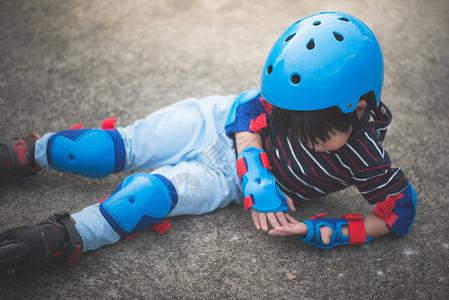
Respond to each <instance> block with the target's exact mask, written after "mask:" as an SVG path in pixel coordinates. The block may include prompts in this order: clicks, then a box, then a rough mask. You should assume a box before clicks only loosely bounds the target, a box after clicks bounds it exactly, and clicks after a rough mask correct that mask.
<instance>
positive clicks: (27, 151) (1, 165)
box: [0, 134, 40, 183]
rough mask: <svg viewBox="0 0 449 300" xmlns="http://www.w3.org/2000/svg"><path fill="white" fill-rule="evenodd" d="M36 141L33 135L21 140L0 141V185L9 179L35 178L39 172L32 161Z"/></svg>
mask: <svg viewBox="0 0 449 300" xmlns="http://www.w3.org/2000/svg"><path fill="white" fill-rule="evenodd" d="M37 139H38V138H37V137H36V136H35V135H34V134H30V135H28V136H26V137H24V138H23V139H21V140H17V139H10V140H8V139H0V183H1V182H3V181H5V180H6V179H8V178H11V177H19V178H26V177H32V176H36V174H37V173H38V172H39V171H40V168H39V167H38V166H37V165H36V161H35V160H34V145H35V144H36V141H37Z"/></svg>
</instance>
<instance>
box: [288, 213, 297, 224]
mask: <svg viewBox="0 0 449 300" xmlns="http://www.w3.org/2000/svg"><path fill="white" fill-rule="evenodd" d="M285 217H286V218H287V220H288V221H289V222H290V223H292V224H298V223H299V221H298V220H296V219H295V218H293V217H292V216H290V215H289V214H285Z"/></svg>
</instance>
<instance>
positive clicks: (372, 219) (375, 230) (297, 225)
mask: <svg viewBox="0 0 449 300" xmlns="http://www.w3.org/2000/svg"><path fill="white" fill-rule="evenodd" d="M285 217H286V218H287V220H288V222H289V223H288V224H287V225H283V226H280V227H278V228H275V229H271V230H270V231H269V232H268V233H269V234H270V235H277V236H287V235H292V234H300V235H307V225H306V224H305V223H303V222H299V221H297V220H296V219H294V218H293V217H292V216H290V215H288V214H285ZM364 223H365V232H366V236H367V237H370V238H375V237H379V236H382V235H386V234H388V233H390V229H388V227H387V224H386V223H385V222H384V221H383V220H382V219H381V218H379V217H378V216H376V215H374V214H369V215H367V216H365V217H364ZM342 233H343V236H348V235H349V232H348V227H347V226H343V227H342ZM332 234H333V232H332V229H331V228H330V227H327V226H323V227H321V228H320V235H321V239H322V240H323V243H324V244H326V245H327V244H329V242H330V239H331V237H332Z"/></svg>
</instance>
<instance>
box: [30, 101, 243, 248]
mask: <svg viewBox="0 0 449 300" xmlns="http://www.w3.org/2000/svg"><path fill="white" fill-rule="evenodd" d="M234 99H235V96H228V97H224V96H209V97H206V98H204V99H202V100H196V99H187V100H184V101H181V102H178V103H175V104H173V105H170V106H168V107H166V108H164V109H161V110H159V111H156V112H154V113H152V114H150V115H149V116H148V117H147V118H145V119H143V120H139V121H137V122H135V123H134V124H133V125H131V126H128V127H124V128H117V130H118V132H119V133H120V134H121V136H122V138H123V141H124V144H125V150H126V164H125V168H124V170H123V171H124V172H126V171H134V170H148V169H153V168H157V169H156V170H154V171H153V172H151V173H153V174H160V175H162V176H164V177H166V178H167V179H169V180H170V181H171V182H172V184H173V185H174V186H175V189H176V192H177V194H178V204H177V205H176V207H175V208H174V209H173V211H172V212H171V213H170V215H169V216H178V215H186V214H188V215H199V214H204V213H207V212H210V211H213V210H215V209H216V208H218V207H225V206H227V205H229V204H230V203H231V202H235V203H238V204H242V202H243V195H242V192H241V186H240V180H239V178H238V175H237V169H236V154H235V147H234V142H233V140H231V139H230V138H228V137H227V136H226V134H225V130H224V127H225V122H226V119H227V116H228V114H229V111H230V108H231V106H232V104H233V102H234ZM53 134H54V133H48V134H45V135H44V136H43V137H42V138H41V139H39V140H38V141H37V143H36V153H35V157H36V161H37V162H38V164H39V165H40V166H41V167H42V168H43V169H47V170H51V169H53V168H52V167H51V166H50V165H49V164H48V161H47V144H48V140H49V138H50V137H51V136H52V135H53ZM72 217H73V218H74V220H75V221H76V228H77V229H78V231H79V233H80V235H81V237H82V239H83V242H84V247H83V250H84V251H88V250H93V249H97V248H99V247H101V246H103V245H105V244H112V243H115V242H116V241H118V240H119V239H120V235H119V234H118V233H116V232H115V231H114V230H113V229H112V228H111V226H110V225H109V223H107V222H106V220H105V219H104V218H103V215H102V214H101V213H100V211H99V204H94V205H92V206H89V207H86V208H85V209H83V210H82V211H80V212H78V213H75V214H73V215H72Z"/></svg>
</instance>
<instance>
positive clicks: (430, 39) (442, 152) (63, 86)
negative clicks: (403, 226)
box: [0, 0, 449, 299]
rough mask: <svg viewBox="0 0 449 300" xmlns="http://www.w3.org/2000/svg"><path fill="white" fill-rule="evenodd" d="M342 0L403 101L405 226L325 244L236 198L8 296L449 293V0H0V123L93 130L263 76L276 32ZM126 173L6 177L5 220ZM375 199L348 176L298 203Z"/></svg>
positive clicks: (77, 200) (2, 294) (400, 136)
mask: <svg viewBox="0 0 449 300" xmlns="http://www.w3.org/2000/svg"><path fill="white" fill-rule="evenodd" d="M332 10H336V11H343V12H346V13H349V14H352V15H354V16H356V17H358V18H359V19H361V20H363V21H364V22H366V24H368V26H370V27H371V28H372V29H373V31H374V32H375V34H376V35H377V37H378V39H379V42H380V44H381V46H382V49H383V53H384V59H385V81H384V82H385V84H384V89H383V94H382V96H383V100H384V101H385V103H387V105H388V106H389V107H390V108H391V110H392V111H393V113H394V121H393V124H392V126H391V128H390V130H389V134H388V137H387V139H386V141H385V145H386V148H387V149H388V151H389V153H390V156H391V158H392V160H393V161H394V164H395V165H399V166H401V168H402V169H403V170H404V172H405V173H406V175H407V177H408V178H409V179H410V181H411V182H412V183H413V185H414V187H415V189H416V190H417V192H418V196H419V211H418V215H417V217H416V220H415V224H414V227H413V228H412V230H411V233H410V234H409V235H408V236H407V237H405V238H403V239H399V238H396V237H394V236H386V237H382V238H377V239H375V240H374V241H373V242H371V243H369V244H367V245H363V246H351V247H337V248H333V249H330V250H326V251H323V250H319V249H316V248H313V247H311V246H308V245H305V244H302V243H300V242H299V240H298V237H286V238H275V237H270V236H268V235H267V234H265V233H262V232H258V231H256V230H255V229H254V228H253V226H252V222H251V219H250V216H249V215H248V214H247V213H246V212H245V211H244V210H243V209H242V208H241V207H238V206H230V207H228V208H225V209H220V210H217V211H215V212H213V213H210V214H207V215H202V216H185V217H177V218H173V219H171V220H170V222H171V223H172V225H173V227H172V229H171V230H170V231H168V232H167V233H166V234H164V235H161V236H160V235H159V234H157V233H156V232H155V231H153V230H146V231H145V232H143V233H141V234H139V235H138V236H137V237H136V238H134V239H132V240H129V241H120V242H119V243H117V244H116V245H113V246H107V247H104V248H102V249H100V250H98V251H94V252H90V253H87V254H85V255H84V256H83V257H82V259H81V261H80V262H79V263H78V264H76V265H74V266H71V267H54V268H51V269H46V270H42V271H38V272H36V273H34V274H30V275H25V276H22V277H17V278H9V279H6V280H3V281H1V282H0V298H2V299H20V298H22V299H44V298H45V299H46V298H82V299H85V298H94V299H95V298H152V299H156V298H181V299H187V298H202V299H211V298H212V299H221V298H255V299H323V298H335V299H339V298H340V299H341V298H349V299H359V298H393V299H397V298H403V299H430V298H432V299H438V298H446V297H447V295H448V294H449V288H448V286H449V262H448V261H449V235H448V231H449V225H448V222H447V220H448V218H449V209H448V205H447V204H448V200H447V198H448V196H449V192H448V186H447V182H448V181H449V167H448V165H449V147H448V146H449V144H448V140H447V139H448V137H449V118H448V116H449V109H448V104H449V102H448V100H449V99H448V95H449V84H448V78H449V51H448V46H449V31H448V30H447V28H448V27H449V17H448V16H449V2H448V1H446V0H441V1H388V0H382V1H351V0H348V1H288V0H280V1H240V0H214V1H213V0H209V1H208V0H197V1H181V0H167V1H143V0H130V1H110V0H92V1H81V0H77V1H57V0H35V1H19V0H5V1H1V2H0V38H1V40H0V112H1V113H0V136H2V137H14V136H23V135H24V134H27V133H29V132H36V133H38V134H43V133H45V132H50V131H59V130H63V129H67V128H68V127H70V126H71V125H73V124H77V123H80V122H83V123H84V125H85V127H86V128H95V127H99V126H100V122H101V120H103V119H104V118H107V117H111V116H115V117H117V119H118V120H119V124H118V125H120V126H124V125H128V124H130V123H132V122H133V121H134V120H136V119H138V118H143V117H145V116H146V115H147V114H148V113H150V112H152V111H154V110H156V109H158V108H161V107H163V106H166V105H167V104H170V103H174V102H176V101H178V100H181V99H184V98H188V97H197V98H201V97H204V96H207V95H211V94H222V95H228V94H238V93H240V92H241V91H243V90H246V89H250V88H257V87H258V85H259V80H260V73H261V69H262V67H263V64H264V59H265V57H266V55H267V54H268V52H269V50H270V48H271V46H272V44H273V43H274V41H275V40H276V38H277V37H278V36H279V35H280V34H281V33H282V32H283V31H284V30H285V29H286V28H287V27H288V26H289V25H290V24H291V23H293V22H294V21H296V20H297V19H300V18H302V17H305V16H307V15H310V14H312V13H316V12H319V11H332ZM155 142H157V141H155ZM125 176H126V174H119V175H113V176H111V177H108V178H106V179H101V180H88V179H85V178H82V177H80V176H76V175H71V174H60V173H57V172H41V173H40V174H39V175H38V176H37V177H36V178H34V179H33V180H28V181H20V180H12V181H10V182H8V183H7V184H1V185H0V230H1V231H3V230H6V229H8V228H10V227H14V226H19V225H24V224H27V223H33V222H37V221H40V220H42V219H45V218H47V217H48V216H50V215H51V214H52V213H54V212H57V211H64V210H68V211H69V212H72V213H73V212H76V211H79V210H81V209H82V208H84V207H85V206H88V205H90V204H92V203H95V202H97V201H99V200H101V199H103V198H104V197H105V196H106V195H108V194H109V193H111V192H112V191H114V190H115V187H116V185H117V184H118V182H120V180H121V179H123V178H124V177H125ZM372 209H373V207H370V206H369V205H368V204H366V202H365V200H363V199H362V197H361V196H360V195H358V194H357V191H356V190H354V189H352V188H350V189H348V190H346V191H343V192H339V193H337V194H334V195H331V196H328V197H325V198H323V199H319V200H317V201H314V202H313V203H311V204H310V205H305V206H303V207H301V208H299V209H298V211H297V212H296V213H295V214H294V216H295V217H297V218H299V219H304V218H308V217H310V216H312V215H315V214H318V213H321V212H323V211H326V212H327V213H328V214H329V215H330V216H339V215H340V214H342V213H348V212H360V213H368V212H370V211H371V210H372ZM287 273H290V274H292V275H294V276H296V277H295V278H293V279H290V278H289V277H288V276H287ZM446 299H447V298H446Z"/></svg>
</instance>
